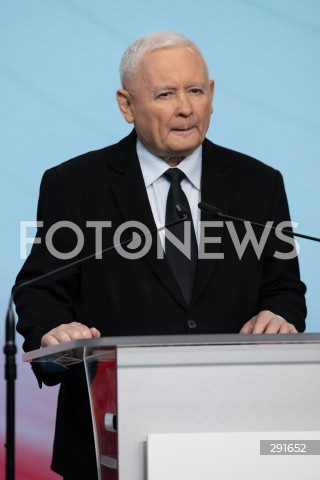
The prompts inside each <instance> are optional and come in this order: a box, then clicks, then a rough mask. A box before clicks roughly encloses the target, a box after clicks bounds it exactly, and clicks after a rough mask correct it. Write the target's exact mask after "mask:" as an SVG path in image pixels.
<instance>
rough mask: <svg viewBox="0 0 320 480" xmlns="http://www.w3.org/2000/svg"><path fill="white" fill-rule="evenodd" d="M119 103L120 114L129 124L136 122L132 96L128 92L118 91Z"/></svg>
mask: <svg viewBox="0 0 320 480" xmlns="http://www.w3.org/2000/svg"><path fill="white" fill-rule="evenodd" d="M117 102H118V106H119V108H120V112H121V113H122V115H123V116H124V118H125V119H126V121H127V122H128V123H133V122H134V114H133V109H132V99H131V95H130V93H129V92H128V91H127V90H124V89H119V90H117Z"/></svg>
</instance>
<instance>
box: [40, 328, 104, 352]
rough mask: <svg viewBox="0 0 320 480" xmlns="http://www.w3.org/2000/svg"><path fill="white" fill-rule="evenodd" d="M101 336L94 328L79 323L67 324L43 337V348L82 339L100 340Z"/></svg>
mask: <svg viewBox="0 0 320 480" xmlns="http://www.w3.org/2000/svg"><path fill="white" fill-rule="evenodd" d="M100 336H101V334H100V332H99V330H97V329H96V328H94V327H92V328H89V327H86V325H83V324H82V323H78V322H72V323H65V324H62V325H59V327H56V328H53V329H52V330H50V332H48V333H46V334H45V335H43V337H42V339H41V347H49V346H52V345H58V344H59V343H65V342H70V341H71V340H81V339H82V338H99V337H100Z"/></svg>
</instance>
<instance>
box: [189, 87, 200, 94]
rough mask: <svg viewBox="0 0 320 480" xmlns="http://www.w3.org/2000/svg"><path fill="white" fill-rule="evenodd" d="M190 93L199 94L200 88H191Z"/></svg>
mask: <svg viewBox="0 0 320 480" xmlns="http://www.w3.org/2000/svg"><path fill="white" fill-rule="evenodd" d="M190 92H191V93H201V92H202V90H201V89H200V88H191V90H190Z"/></svg>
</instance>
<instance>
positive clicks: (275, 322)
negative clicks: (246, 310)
mask: <svg viewBox="0 0 320 480" xmlns="http://www.w3.org/2000/svg"><path fill="white" fill-rule="evenodd" d="M239 333H241V334H246V333H298V331H297V329H296V327H295V326H294V325H292V323H289V322H287V321H286V320H285V319H284V318H282V317H279V316H278V315H276V314H275V313H272V312H270V311H269V310H262V312H259V313H258V315H255V316H254V317H252V318H251V319H250V320H248V322H246V323H245V324H244V325H243V327H242V328H241V330H240V332H239Z"/></svg>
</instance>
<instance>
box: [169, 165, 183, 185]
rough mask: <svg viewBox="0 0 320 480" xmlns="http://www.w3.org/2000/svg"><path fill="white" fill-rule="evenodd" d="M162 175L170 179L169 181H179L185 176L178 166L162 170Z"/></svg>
mask: <svg viewBox="0 0 320 480" xmlns="http://www.w3.org/2000/svg"><path fill="white" fill-rule="evenodd" d="M164 176H165V177H166V178H167V179H168V180H170V182H171V183H172V182H178V183H180V182H181V180H183V179H184V178H185V176H186V175H185V173H183V172H182V171H181V170H180V169H179V168H169V169H168V170H167V171H166V172H164Z"/></svg>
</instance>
